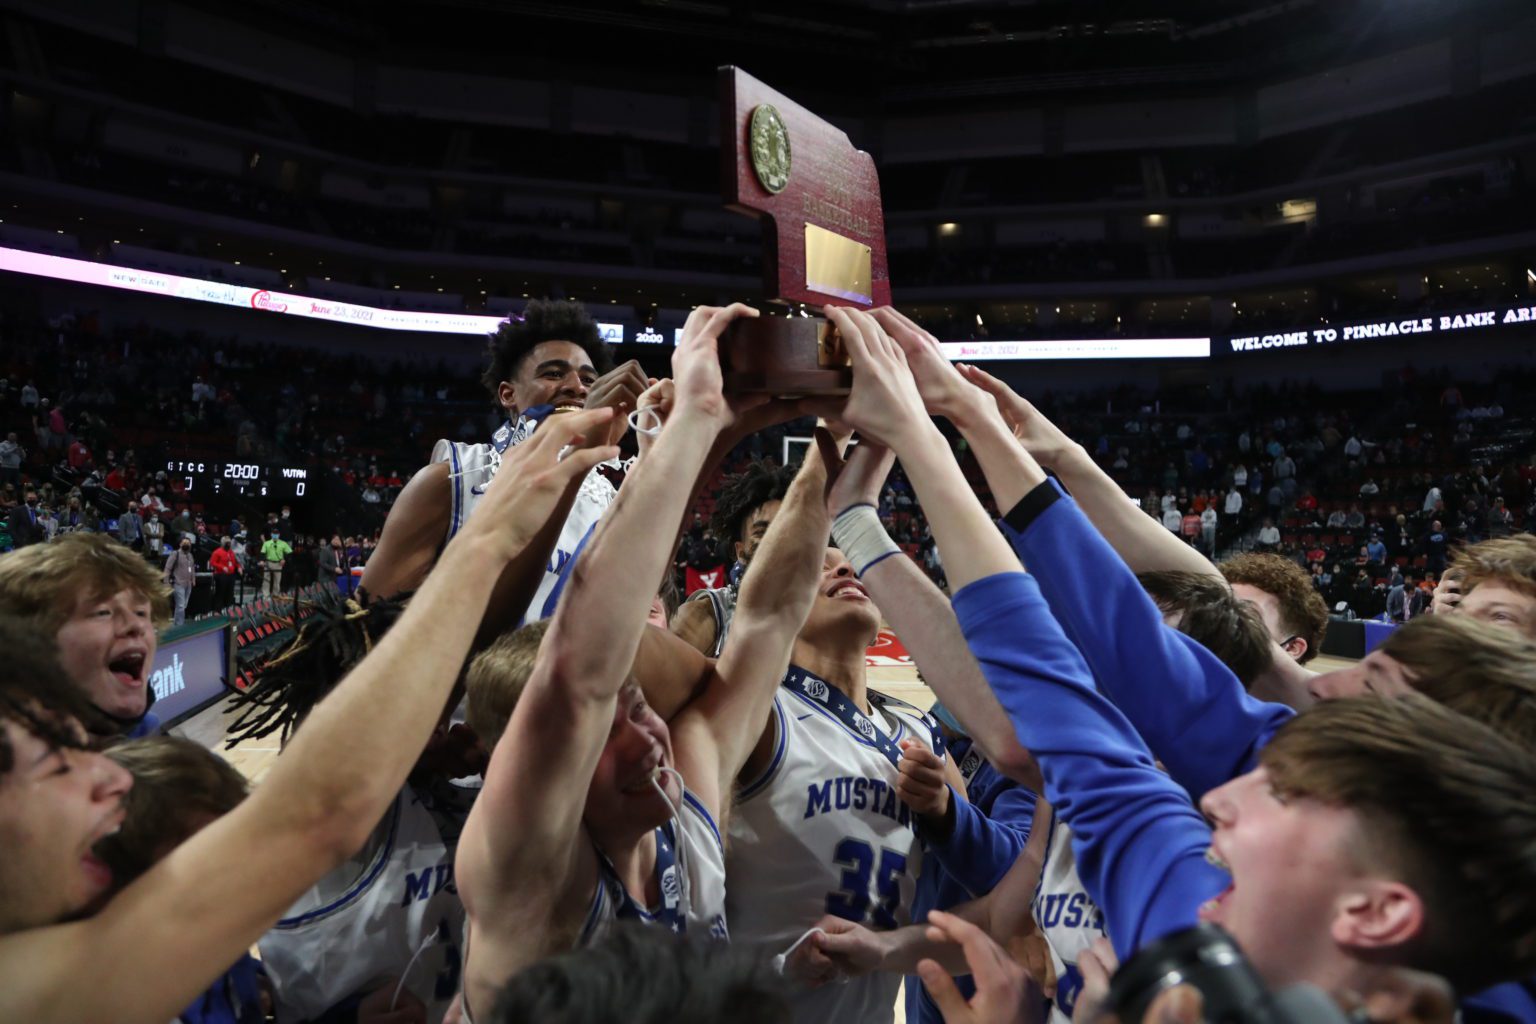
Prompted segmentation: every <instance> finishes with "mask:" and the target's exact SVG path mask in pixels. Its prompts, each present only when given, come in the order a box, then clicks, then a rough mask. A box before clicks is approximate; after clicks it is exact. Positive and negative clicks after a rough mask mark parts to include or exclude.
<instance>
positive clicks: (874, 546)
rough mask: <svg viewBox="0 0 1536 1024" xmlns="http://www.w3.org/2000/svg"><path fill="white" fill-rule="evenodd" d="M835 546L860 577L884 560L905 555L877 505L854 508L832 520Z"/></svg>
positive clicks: (845, 510) (855, 506)
mask: <svg viewBox="0 0 1536 1024" xmlns="http://www.w3.org/2000/svg"><path fill="white" fill-rule="evenodd" d="M832 543H833V544H835V545H837V549H838V550H839V551H841V552H842V553H843V557H845V558H847V559H848V561H849V562H850V563H852V565H853V571H854V572H855V573H857V574H858V575H860V576H863V575H864V573H865V572H867V571H868V570H869V567H870V566H872V565H874V564H875V563H876V562H878V561H880V560H881V559H883V558H889V557H890V556H891V555H899V554H901V548H899V547H898V546H897V545H896V542H895V541H893V540H891V536H890V534H888V533H886V532H885V527H884V526H883V525H881V523H880V513H879V512H878V511H876V509H875V507H874V506H873V505H854V506H852V507H850V508H845V509H843V511H841V512H839V513H838V514H837V518H836V519H834V520H833V521H832Z"/></svg>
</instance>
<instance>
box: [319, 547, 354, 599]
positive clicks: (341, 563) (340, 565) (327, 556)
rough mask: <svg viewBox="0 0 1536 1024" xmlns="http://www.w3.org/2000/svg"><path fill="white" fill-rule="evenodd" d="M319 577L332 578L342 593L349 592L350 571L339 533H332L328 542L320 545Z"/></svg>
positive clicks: (323, 578)
mask: <svg viewBox="0 0 1536 1024" xmlns="http://www.w3.org/2000/svg"><path fill="white" fill-rule="evenodd" d="M319 559H320V578H321V579H322V580H332V581H334V582H335V584H336V588H337V589H338V590H340V591H341V592H342V593H343V594H347V593H350V592H351V590H350V586H349V585H350V583H351V579H352V573H351V571H350V570H349V569H348V568H347V552H346V550H345V549H344V548H343V547H342V546H341V535H340V534H332V535H331V541H330V543H329V544H322V545H321V546H320V553H319Z"/></svg>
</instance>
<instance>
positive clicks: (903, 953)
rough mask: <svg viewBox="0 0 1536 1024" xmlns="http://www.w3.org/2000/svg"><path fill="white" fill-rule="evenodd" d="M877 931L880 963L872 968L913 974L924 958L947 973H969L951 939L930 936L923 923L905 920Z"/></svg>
mask: <svg viewBox="0 0 1536 1024" xmlns="http://www.w3.org/2000/svg"><path fill="white" fill-rule="evenodd" d="M877 934H878V935H879V943H880V963H879V965H878V966H877V967H876V968H875V970H877V971H879V972H880V973H882V974H915V973H917V965H918V964H919V963H920V962H922V961H924V960H932V961H934V962H935V963H937V964H938V965H939V966H940V967H942V968H944V969H945V970H946V971H948V972H949V973H950V974H956V975H959V974H969V973H970V970H971V969H970V967H969V966H967V964H966V962H965V951H964V950H963V949H962V948H961V947H960V946H958V945H956V944H955V943H953V942H945V941H937V942H936V941H934V940H933V939H930V938H929V937H928V926H927V925H925V924H909V925H906V926H905V927H902V928H897V929H896V930H895V931H889V932H879V933H877Z"/></svg>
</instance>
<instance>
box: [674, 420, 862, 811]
mask: <svg viewBox="0 0 1536 1024" xmlns="http://www.w3.org/2000/svg"><path fill="white" fill-rule="evenodd" d="M824 433H825V431H824V430H818V431H817V434H818V436H821V435H823V434H824ZM834 450H835V449H834ZM826 476H827V474H826V469H825V467H824V466H823V464H822V458H821V456H820V455H819V454H818V453H816V452H814V451H813V452H808V453H807V454H806V457H805V461H804V462H803V463H801V466H800V472H799V473H798V474H796V476H795V479H794V482H793V483H791V484H790V487H789V491H788V493H787V494H785V495H784V504H783V505H782V507H780V509H779V513H778V515H776V516H775V517H774V519H773V524H772V525H771V526H769V528H768V533H767V535H766V536H765V537H764V538H763V541H762V545H761V546H760V547H759V548H758V551H757V555H756V556H755V557H754V559H753V563H754V565H757V566H758V567H759V568H758V570H757V571H755V572H749V573H747V575H746V577H745V578H744V579H743V580H742V584H741V596H740V598H739V600H738V601H737V604H736V616H735V619H734V620H733V621H732V624H731V631H730V633H729V634H728V635H727V637H726V641H725V650H724V651H722V652H721V655H720V661H719V663H718V665H717V666H716V675H715V678H714V679H713V680H711V682H710V683H709V685H708V687H707V688H706V689H705V691H704V693H703V695H702V696H701V697H700V698H699V699H698V700H696V701H694V702H693V703H692V704H690V705H689V706H688V707H687V708H685V709H684V710H683V712H682V713H681V714H680V715H678V717H677V719H676V720H675V721H674V722H673V723H672V735H673V739H674V744H675V749H676V752H677V759H678V765H679V767H681V768H682V772H683V776H684V778H686V779H687V780H688V785H689V787H690V788H692V789H693V790H694V791H695V792H697V793H698V795H699V798H700V799H701V800H702V801H703V802H704V806H705V807H706V808H708V809H709V810H710V811H711V813H713V814H714V815H715V819H716V820H717V821H719V822H720V823H721V826H722V827H724V817H725V813H726V810H727V807H726V805H727V802H728V800H729V797H730V793H731V790H732V787H733V786H734V784H735V780H736V776H737V774H738V773H739V772H740V771H741V768H742V765H744V764H745V763H746V761H747V756H748V755H749V754H750V753H751V752H752V748H753V746H754V745H755V744H756V743H757V741H758V739H759V738H760V737H761V736H762V734H763V723H764V722H766V721H767V720H768V715H769V711H770V710H771V709H772V707H773V694H774V691H775V690H776V689H777V688H778V685H779V681H780V680H781V679H783V677H784V670H785V669H786V668H788V667H789V655H790V650H791V648H793V646H794V643H795V636H796V634H798V633H799V632H800V628H801V627H802V626H803V625H805V617H806V616H807V615H808V614H810V610H811V603H812V601H814V600H815V597H816V586H817V583H818V582H819V581H820V579H821V567H822V562H823V559H824V558H825V556H826V550H827V533H828V530H829V529H830V524H829V522H828V516H827V511H826V504H825V502H824V500H823V497H822V491H823V489H824V487H825V484H826Z"/></svg>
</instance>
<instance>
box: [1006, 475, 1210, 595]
mask: <svg viewBox="0 0 1536 1024" xmlns="http://www.w3.org/2000/svg"><path fill="white" fill-rule="evenodd" d="M1051 468H1052V469H1054V470H1055V471H1056V475H1057V476H1058V477H1059V478H1060V479H1061V482H1062V485H1063V486H1065V487H1066V489H1067V490H1068V491H1070V492H1071V494H1072V497H1073V498H1074V499H1075V500H1076V501H1077V503H1078V506H1079V507H1081V508H1082V510H1083V513H1084V514H1085V515H1086V516H1087V517H1088V520H1089V522H1091V523H1093V525H1094V527H1095V528H1096V529H1097V530H1098V531H1099V533H1101V534H1103V535H1104V539H1105V540H1107V541H1109V545H1110V547H1112V548H1114V549H1115V552H1116V553H1117V554H1118V555H1119V556H1120V557H1121V558H1123V559H1125V562H1126V564H1127V565H1129V566H1130V567H1131V571H1132V572H1155V571H1158V570H1163V569H1177V570H1179V571H1182V572H1194V573H1201V574H1203V575H1207V576H1220V575H1221V574H1220V573H1219V572H1218V571H1217V569H1216V567H1215V566H1214V565H1212V564H1211V562H1210V560H1209V559H1208V558H1206V557H1205V556H1204V555H1202V554H1201V553H1200V552H1199V551H1196V550H1195V549H1194V548H1193V547H1191V546H1190V545H1188V544H1186V543H1184V542H1183V541H1182V540H1180V539H1179V538H1178V537H1177V536H1175V535H1174V534H1173V532H1172V531H1171V530H1169V529H1168V528H1167V527H1165V526H1164V525H1163V524H1162V523H1160V522H1158V521H1157V520H1155V519H1153V518H1152V517H1151V516H1149V515H1147V514H1146V513H1145V512H1143V511H1142V510H1141V508H1140V507H1139V506H1138V505H1136V504H1135V503H1134V502H1132V501H1131V500H1130V498H1129V497H1128V496H1127V495H1126V493H1125V491H1124V490H1123V489H1122V488H1121V487H1120V485H1119V484H1117V483H1115V481H1114V479H1113V478H1112V477H1111V476H1110V475H1109V474H1108V473H1106V472H1104V469H1103V467H1101V466H1100V465H1099V464H1098V463H1096V462H1094V461H1093V458H1092V457H1091V456H1089V454H1088V452H1087V451H1086V450H1085V449H1084V448H1083V446H1082V445H1073V446H1072V447H1071V449H1069V450H1068V454H1067V455H1066V457H1065V458H1063V459H1061V460H1059V461H1058V462H1057V464H1056V465H1055V466H1052V467H1051ZM1021 497H1022V495H1021ZM998 507H999V508H1008V507H1009V506H1007V505H1003V504H1001V503H999V505H998Z"/></svg>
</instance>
